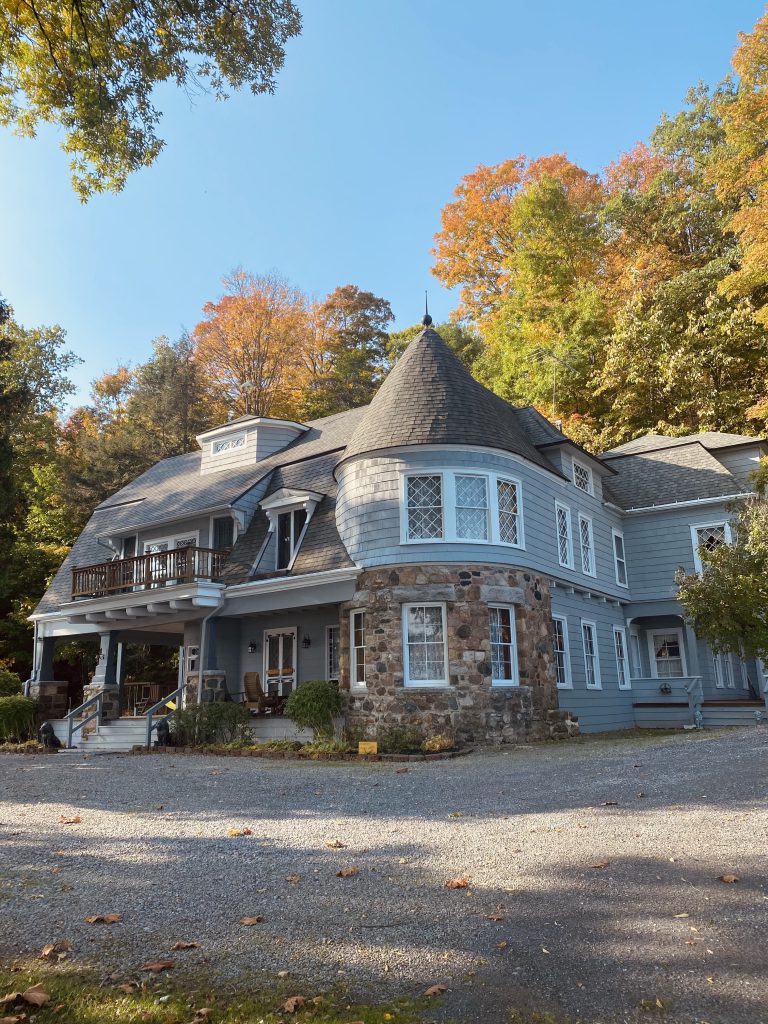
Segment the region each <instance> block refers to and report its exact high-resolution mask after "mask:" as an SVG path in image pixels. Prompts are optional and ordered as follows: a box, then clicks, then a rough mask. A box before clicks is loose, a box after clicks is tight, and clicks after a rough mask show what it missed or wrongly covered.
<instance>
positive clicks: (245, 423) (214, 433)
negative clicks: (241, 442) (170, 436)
mask: <svg viewBox="0 0 768 1024" xmlns="http://www.w3.org/2000/svg"><path fill="white" fill-rule="evenodd" d="M259 427H261V429H262V430H263V429H264V428H265V427H266V428H267V429H268V428H269V427H290V428H293V429H294V430H296V431H298V432H299V433H303V432H304V431H305V430H309V427H308V426H307V425H306V423H297V422H296V421H295V420H273V419H270V418H269V417H268V416H251V417H250V419H247V420H240V421H239V422H238V423H224V424H222V426H220V427H211V429H210V430H204V431H203V432H202V434H197V435H196V437H195V440H196V441H197V443H198V444H199V445H200V447H201V448H202V447H203V444H204V443H205V442H206V441H211V440H213V439H214V438H217V437H221V436H222V435H225V434H236V433H237V432H238V431H243V430H252V429H254V428H255V429H257V430H258V428H259Z"/></svg>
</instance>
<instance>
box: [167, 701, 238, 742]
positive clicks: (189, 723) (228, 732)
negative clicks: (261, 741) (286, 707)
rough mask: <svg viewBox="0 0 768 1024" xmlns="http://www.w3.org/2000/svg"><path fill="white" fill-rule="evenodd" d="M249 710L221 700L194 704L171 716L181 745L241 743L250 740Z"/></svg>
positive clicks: (174, 730) (174, 732)
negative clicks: (212, 702)
mask: <svg viewBox="0 0 768 1024" xmlns="http://www.w3.org/2000/svg"><path fill="white" fill-rule="evenodd" d="M250 720H251V715H250V712H249V711H248V709H247V708H246V707H244V706H243V705H242V704H232V703H230V702H229V701H221V702H220V703H216V704H193V705H192V706H191V707H188V708H184V709H183V710H181V711H177V712H176V714H175V715H174V716H173V718H172V719H171V730H172V732H173V737H174V740H175V741H176V743H177V745H178V746H181V747H204V746H208V745H211V744H214V745H215V744H222V743H240V742H242V741H243V740H246V741H247V740H249V739H251V735H252V734H251V730H250V728H249V723H250Z"/></svg>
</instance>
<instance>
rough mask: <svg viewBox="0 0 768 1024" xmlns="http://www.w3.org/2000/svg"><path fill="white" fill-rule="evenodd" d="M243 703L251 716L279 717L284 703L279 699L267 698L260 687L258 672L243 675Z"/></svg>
mask: <svg viewBox="0 0 768 1024" xmlns="http://www.w3.org/2000/svg"><path fill="white" fill-rule="evenodd" d="M243 688H244V690H245V701H244V702H243V703H244V704H245V706H246V707H247V708H248V710H249V711H250V712H251V713H252V714H257V715H279V714H280V713H281V712H282V709H283V704H284V703H285V702H284V701H283V699H282V698H281V697H268V696H267V695H266V693H264V689H263V687H262V685H261V676H260V675H259V673H258V672H246V673H245V674H244V675H243Z"/></svg>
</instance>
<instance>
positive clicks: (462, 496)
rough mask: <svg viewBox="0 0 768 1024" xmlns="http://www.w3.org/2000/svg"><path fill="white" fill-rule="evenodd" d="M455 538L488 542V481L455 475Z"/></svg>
mask: <svg viewBox="0 0 768 1024" xmlns="http://www.w3.org/2000/svg"><path fill="white" fill-rule="evenodd" d="M455 481H456V536H457V537H458V538H459V539H460V540H488V479H487V477H484V476H470V475H467V474H464V473H461V474H460V473H457V474H456V477H455Z"/></svg>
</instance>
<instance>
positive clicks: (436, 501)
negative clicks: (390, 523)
mask: <svg viewBox="0 0 768 1024" xmlns="http://www.w3.org/2000/svg"><path fill="white" fill-rule="evenodd" d="M405 489H406V514H407V517H408V525H407V536H408V540H442V539H443V478H442V476H440V475H439V474H435V475H429V476H426V475H425V476H409V477H406V483H405Z"/></svg>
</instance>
